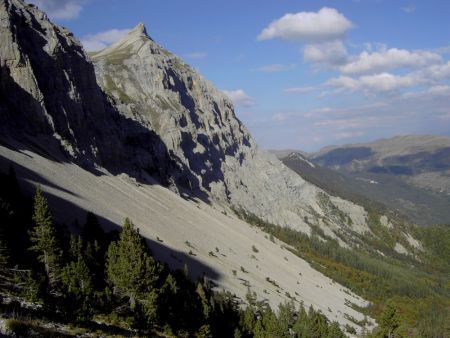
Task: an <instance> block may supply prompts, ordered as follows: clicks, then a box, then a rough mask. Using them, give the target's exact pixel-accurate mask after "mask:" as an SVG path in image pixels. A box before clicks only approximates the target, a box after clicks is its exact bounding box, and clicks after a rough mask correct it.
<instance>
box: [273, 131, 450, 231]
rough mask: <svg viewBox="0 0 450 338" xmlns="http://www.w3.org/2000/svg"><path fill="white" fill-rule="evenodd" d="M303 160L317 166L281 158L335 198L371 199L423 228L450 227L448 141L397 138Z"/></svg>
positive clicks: (325, 151)
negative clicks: (351, 195) (311, 167)
mask: <svg viewBox="0 0 450 338" xmlns="http://www.w3.org/2000/svg"><path fill="white" fill-rule="evenodd" d="M292 153H295V152H291V154H292ZM302 156H306V158H307V159H308V160H310V161H312V162H313V163H315V164H317V165H318V166H317V167H316V168H315V170H311V169H310V167H308V166H306V167H305V165H304V162H302V161H301V160H300V159H299V158H298V157H294V156H292V155H287V156H286V155H284V154H281V156H280V155H279V157H280V158H282V159H283V162H284V163H285V164H287V165H288V166H289V167H291V168H292V169H294V170H296V171H297V172H299V173H300V174H302V173H303V177H304V178H305V179H307V180H308V178H309V179H310V180H311V181H314V183H315V184H319V185H321V186H323V187H324V188H325V187H327V188H328V189H330V190H332V191H333V193H335V194H338V195H340V194H342V195H343V196H346V197H347V198H349V195H348V194H354V195H355V196H356V195H358V196H359V197H365V198H368V199H372V200H374V201H377V202H380V203H383V204H385V205H386V206H388V207H389V208H392V209H394V210H398V211H399V212H400V213H401V214H403V215H404V216H406V217H408V218H409V219H410V220H411V221H413V222H415V223H420V224H423V225H427V224H428V225H430V224H441V223H449V222H450V208H449V207H448V206H449V205H450V137H446V136H430V135H423V136H414V135H409V136H397V137H394V138H391V139H382V140H379V141H375V142H371V143H362V144H351V145H344V146H329V147H325V148H323V149H321V150H320V151H318V152H317V153H311V154H307V155H305V154H304V153H303V154H302ZM319 166H320V167H321V168H320V167H319ZM326 168H327V169H326ZM330 169H331V171H330Z"/></svg>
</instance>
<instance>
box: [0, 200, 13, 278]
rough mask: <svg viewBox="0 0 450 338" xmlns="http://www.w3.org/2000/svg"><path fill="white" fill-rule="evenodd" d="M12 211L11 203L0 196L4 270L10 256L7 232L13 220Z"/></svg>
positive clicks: (0, 256) (1, 264) (0, 265)
mask: <svg viewBox="0 0 450 338" xmlns="http://www.w3.org/2000/svg"><path fill="white" fill-rule="evenodd" d="M11 213H12V211H11V208H10V206H9V204H8V203H6V202H4V201H3V200H2V198H1V197H0V270H4V269H5V268H6V267H7V265H8V262H9V258H10V250H9V247H8V244H9V243H8V240H7V238H6V236H5V233H6V232H7V227H8V225H9V224H10V222H11V217H10V216H11Z"/></svg>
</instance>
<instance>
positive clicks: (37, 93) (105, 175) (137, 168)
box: [0, 0, 373, 330]
mask: <svg viewBox="0 0 450 338" xmlns="http://www.w3.org/2000/svg"><path fill="white" fill-rule="evenodd" d="M0 22H1V26H0V29H1V30H0V38H1V41H2V44H1V46H0V67H1V71H0V119H1V124H0V128H1V133H0V168H1V169H2V171H7V170H8V167H10V166H12V167H13V168H14V169H15V171H16V173H17V177H18V179H19V182H20V184H21V186H22V188H23V189H24V190H25V192H26V193H27V194H29V195H32V194H33V192H34V185H35V184H40V185H41V186H42V188H43V190H44V191H45V192H46V194H47V196H48V199H49V202H50V205H52V206H53V207H52V208H53V209H52V211H53V213H54V215H55V218H56V219H57V220H59V221H60V222H66V224H69V225H70V226H71V227H72V228H73V229H76V225H74V220H76V221H77V222H78V223H79V224H81V223H82V222H83V221H84V218H85V215H86V212H87V211H92V212H94V213H95V214H97V215H98V216H99V218H100V220H101V223H102V225H103V226H104V227H106V228H109V229H115V228H117V227H119V226H120V225H121V224H122V222H123V219H124V218H125V217H130V218H131V219H132V220H133V222H134V223H135V224H136V225H137V226H138V227H139V228H140V230H141V233H142V234H143V235H144V236H145V237H146V238H147V239H148V241H149V243H150V246H151V247H152V250H153V251H154V254H155V256H156V257H157V258H158V259H161V260H163V261H165V262H167V263H168V264H169V265H170V266H172V267H174V268H177V267H178V268H183V266H184V265H185V264H186V265H187V266H188V267H189V270H190V271H191V272H192V275H193V276H194V277H200V276H205V277H207V278H209V279H210V280H212V281H214V283H216V285H217V287H218V288H225V289H226V290H230V291H232V292H233V293H236V294H237V296H238V297H240V299H242V300H244V299H245V295H246V293H247V292H248V290H249V288H250V290H251V291H252V292H255V293H256V295H257V297H258V299H260V300H264V299H265V300H266V301H268V302H269V303H270V304H271V305H272V306H274V307H275V306H276V305H277V304H278V303H280V302H284V301H286V300H289V299H292V296H289V297H288V296H287V295H296V297H298V298H296V299H297V302H300V301H303V302H304V303H305V305H307V306H308V305H310V304H312V305H313V306H314V307H315V308H317V309H320V310H321V311H322V312H323V313H324V314H326V315H328V316H329V317H330V319H332V320H338V321H339V322H340V323H341V324H342V325H350V326H354V327H355V328H356V329H357V330H361V328H360V326H359V324H355V323H354V322H352V321H351V320H349V319H348V318H355V319H354V320H358V321H360V320H363V318H364V316H363V315H362V314H361V313H360V312H358V311H357V310H355V309H354V308H352V306H353V305H352V304H350V303H349V302H348V298H349V297H351V302H352V303H353V304H356V305H357V306H360V307H364V306H366V305H367V304H368V303H367V302H366V301H364V300H363V299H362V298H360V297H359V296H357V295H355V294H353V293H351V291H349V290H348V289H347V288H345V287H343V286H341V285H339V284H337V283H333V281H332V280H331V279H329V278H327V277H325V275H323V274H322V273H320V272H318V271H316V270H314V269H313V268H312V267H311V266H310V265H309V264H308V263H307V262H305V261H304V260H303V259H301V258H299V257H298V256H296V255H294V254H292V253H291V252H290V251H289V250H288V249H286V247H285V246H284V245H283V244H282V243H280V242H278V241H276V240H270V239H269V238H268V236H267V235H264V233H261V231H259V230H257V229H254V228H251V227H249V226H248V224H246V223H244V222H243V221H241V220H239V219H238V217H237V216H236V215H235V214H234V212H233V210H237V211H245V212H247V213H251V214H254V215H257V216H258V217H260V218H261V219H265V220H266V221H270V222H272V223H275V224H279V225H283V226H286V225H290V226H291V227H292V228H296V229H299V230H302V231H304V232H305V233H310V232H311V226H314V224H313V223H314V222H317V223H318V224H319V225H318V226H320V227H323V228H324V229H328V230H327V232H329V233H330V234H333V230H331V228H333V229H334V231H338V230H339V228H340V227H342V226H343V225H342V224H341V221H340V220H339V219H338V218H336V217H335V216H334V215H332V214H330V215H329V214H328V212H327V209H325V207H324V206H323V203H322V200H323V199H324V198H326V199H327V201H328V199H329V201H330V202H331V201H332V202H334V203H336V205H338V206H339V208H340V209H339V210H341V209H342V210H344V211H343V212H345V213H346V215H347V214H348V217H349V219H350V218H351V219H352V226H353V227H355V228H356V229H357V231H365V229H367V230H369V228H368V226H367V224H366V222H365V216H364V215H365V211H364V209H363V208H362V207H359V206H357V205H355V204H354V203H351V202H348V201H345V200H342V199H338V198H334V197H328V195H326V194H325V193H324V192H323V191H322V190H321V189H319V188H317V187H315V186H314V185H312V184H310V183H308V182H306V181H305V180H303V179H302V178H301V177H299V176H298V175H296V174H295V173H294V172H292V171H291V170H290V169H288V168H286V167H285V166H284V165H283V164H282V163H281V162H280V161H279V160H277V159H276V158H275V156H273V155H270V154H267V153H265V152H263V151H261V150H260V149H259V148H258V147H257V145H256V144H255V142H254V141H253V139H252V137H251V136H250V134H249V133H248V131H247V130H246V129H245V127H244V126H243V125H242V123H241V122H240V121H239V120H238V119H237V118H236V117H235V114H234V110H233V105H232V103H231V101H230V100H229V98H227V97H226V96H225V95H224V94H223V93H221V92H220V91H218V90H216V89H214V87H213V86H212V85H211V84H210V83H209V82H207V81H206V80H204V79H203V78H202V77H201V76H200V75H199V74H198V73H197V72H195V71H194V70H193V69H192V68H191V67H189V66H188V65H186V64H185V63H184V62H183V61H182V60H181V59H179V58H178V57H176V56H174V55H172V54H171V53H169V52H168V51H166V50H164V49H163V48H161V47H160V46H158V45H157V44H156V43H155V42H154V41H153V40H152V39H151V38H150V37H149V36H148V35H147V33H146V30H145V27H144V26H143V25H142V24H140V25H138V26H137V27H136V28H135V29H134V30H133V31H131V32H130V33H129V34H128V35H127V36H126V37H124V39H122V40H121V41H119V42H117V43H116V44H114V45H112V46H110V47H108V48H107V49H105V50H103V51H101V52H99V53H95V54H93V55H91V56H90V57H89V56H87V55H86V53H85V52H84V50H83V48H82V46H81V45H80V43H79V41H78V40H77V39H76V38H75V37H74V36H73V35H72V34H71V33H70V32H68V31H67V30H66V29H64V28H61V27H59V26H57V25H54V24H52V23H51V22H50V21H49V20H48V18H47V16H46V15H45V14H44V13H42V12H41V11H40V10H39V9H38V8H36V7H35V6H33V5H27V4H25V3H23V2H22V1H20V0H2V1H1V2H0ZM91 60H92V61H91ZM324 196H327V197H324ZM306 219H307V220H306ZM310 224H312V225H310ZM347 227H348V226H347V225H345V228H347ZM334 236H335V237H337V236H336V235H334ZM340 241H341V242H342V243H343V244H344V242H343V241H342V240H340ZM186 243H189V246H187V244H186ZM191 246H192V248H194V249H192V248H191ZM253 247H255V248H258V249H257V250H258V253H257V254H256V253H255V250H254V249H252V248H253ZM190 251H194V252H193V255H191V254H190V253H189V252H190ZM211 252H212V253H213V254H212V255H211ZM219 253H220V254H219ZM233 271H241V272H239V273H237V275H236V273H232V272H233ZM299 274H302V276H303V277H300V279H301V281H299ZM268 281H276V285H277V286H275V282H274V283H273V284H272V283H269V282H268ZM299 285H302V286H301V288H300V287H299ZM318 288H320V289H321V290H322V289H323V291H321V292H320V293H317V292H316V291H317V290H318ZM280 290H281V291H280ZM367 324H368V325H369V326H370V325H372V324H373V322H372V321H370V320H369V322H368V323H367ZM361 325H364V324H361Z"/></svg>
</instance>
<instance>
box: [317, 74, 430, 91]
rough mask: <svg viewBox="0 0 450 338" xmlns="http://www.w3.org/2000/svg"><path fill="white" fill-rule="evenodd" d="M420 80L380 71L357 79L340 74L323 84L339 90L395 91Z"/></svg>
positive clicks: (411, 85) (416, 83)
mask: <svg viewBox="0 0 450 338" xmlns="http://www.w3.org/2000/svg"><path fill="white" fill-rule="evenodd" d="M421 82H422V80H420V79H419V78H417V77H415V76H411V75H405V76H399V75H393V74H390V73H380V74H374V75H364V76H361V77H359V78H357V79H354V78H351V77H349V76H342V75H341V76H339V77H337V78H333V79H330V80H328V81H327V82H326V83H325V84H326V85H328V86H331V87H335V88H337V89H338V90H340V91H350V92H355V91H359V90H363V91H366V92H367V93H370V92H390V91H395V90H398V89H401V88H406V87H413V86H416V85H418V84H420V83H421Z"/></svg>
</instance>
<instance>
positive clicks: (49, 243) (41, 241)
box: [30, 186, 62, 288]
mask: <svg viewBox="0 0 450 338" xmlns="http://www.w3.org/2000/svg"><path fill="white" fill-rule="evenodd" d="M33 221H34V223H35V227H34V228H32V229H31V231H30V240H31V242H32V246H31V247H30V250H32V251H34V252H36V253H37V254H38V260H39V262H41V263H43V264H44V268H45V273H46V275H47V278H48V281H49V285H50V287H51V288H54V287H56V286H57V283H58V281H59V279H60V272H61V260H62V250H61V247H60V245H59V243H58V239H57V235H56V229H55V225H54V222H53V217H52V215H51V213H50V209H49V207H48V202H47V199H46V198H45V197H44V195H43V194H42V190H41V187H40V186H37V188H36V195H35V197H34V213H33Z"/></svg>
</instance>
